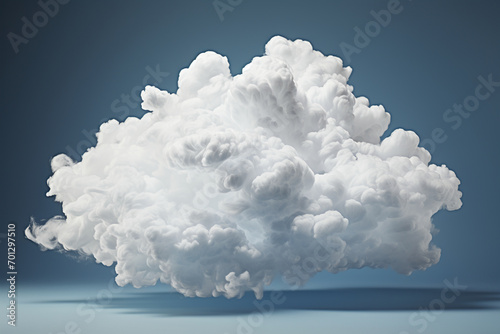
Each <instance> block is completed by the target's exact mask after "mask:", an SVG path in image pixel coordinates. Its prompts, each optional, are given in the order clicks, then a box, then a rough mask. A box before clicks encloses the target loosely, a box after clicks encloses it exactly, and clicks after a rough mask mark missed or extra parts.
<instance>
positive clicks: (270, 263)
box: [26, 37, 461, 297]
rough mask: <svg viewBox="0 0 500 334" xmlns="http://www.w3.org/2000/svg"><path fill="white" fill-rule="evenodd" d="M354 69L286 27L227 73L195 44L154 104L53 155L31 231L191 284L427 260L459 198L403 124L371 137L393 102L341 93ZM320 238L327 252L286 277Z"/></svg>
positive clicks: (123, 270)
mask: <svg viewBox="0 0 500 334" xmlns="http://www.w3.org/2000/svg"><path fill="white" fill-rule="evenodd" d="M350 73H351V68H350V67H343V66H342V61H341V60H340V59H339V58H336V57H333V56H324V55H323V54H321V53H320V52H318V51H314V50H313V49H312V47H311V45H310V44H309V43H308V42H306V41H301V40H296V41H289V40H286V39H284V38H282V37H274V38H272V39H271V40H270V41H269V42H268V44H267V45H266V53H265V55H264V56H262V57H257V58H254V59H253V60H252V62H251V63H250V64H248V65H247V66H245V68H244V69H243V71H242V74H240V75H237V76H234V77H232V76H231V74H230V71H229V64H228V61H227V59H226V58H225V57H223V56H221V55H218V54H216V53H214V52H205V53H203V54H200V55H199V56H198V57H197V58H196V60H194V61H193V63H192V64H191V65H190V67H189V68H187V69H184V70H182V71H181V72H180V75H179V90H178V91H177V93H176V94H170V93H168V92H164V91H160V90H159V89H157V88H155V87H151V86H148V87H146V89H145V90H144V91H143V92H142V98H143V100H144V102H143V104H142V106H143V108H144V109H145V110H149V111H151V112H150V113H146V114H145V115H144V116H143V117H142V118H141V119H137V118H133V117H130V118H128V119H127V120H125V121H124V122H122V123H119V122H117V121H115V120H112V121H109V122H107V123H105V124H102V125H101V127H100V130H99V133H98V134H97V137H98V142H97V145H96V147H94V148H92V149H90V150H89V151H88V152H86V153H85V154H84V155H83V156H82V161H81V162H73V161H71V159H70V158H68V157H67V156H65V155H59V156H56V157H54V159H53V160H52V169H53V172H54V174H53V175H52V176H51V178H50V179H49V181H48V184H49V187H50V191H49V192H48V194H47V195H48V196H56V200H57V201H59V202H61V203H62V208H63V212H64V215H65V217H55V218H52V219H51V220H49V221H48V222H47V223H46V224H44V225H37V224H36V223H33V224H32V225H31V226H30V227H29V228H28V229H27V230H26V235H27V237H28V238H29V239H31V240H33V241H34V242H36V243H39V244H40V245H41V246H43V247H44V248H48V249H53V248H56V247H63V248H64V249H66V250H76V251H79V252H82V253H85V254H88V255H91V256H93V257H94V258H95V259H96V261H97V262H98V263H102V264H104V265H107V266H110V265H113V264H116V273H117V276H116V281H117V283H118V284H120V285H125V284H133V285H134V286H136V287H140V286H144V285H152V284H155V283H156V282H157V281H158V280H159V281H161V282H164V283H166V284H170V285H172V286H173V287H174V288H175V289H176V290H178V291H180V292H181V293H183V294H185V295H188V296H216V295H221V294H222V295H225V296H227V297H236V296H241V295H242V294H243V293H244V292H245V291H247V290H253V291H254V292H255V293H256V294H257V295H261V294H262V289H263V286H264V285H265V284H268V283H269V282H270V281H271V280H272V279H273V277H275V276H276V275H283V276H285V277H286V278H288V279H298V280H299V281H300V282H302V283H303V282H305V281H307V279H308V278H310V277H311V276H313V275H314V274H315V273H316V272H317V271H321V270H328V271H331V272H338V271H342V270H346V269H349V268H360V267H365V266H368V267H374V268H386V267H391V268H393V269H394V270H396V271H397V272H400V273H403V274H409V273H411V272H412V271H414V270H422V269H425V268H427V267H429V266H431V265H433V264H435V263H437V262H438V261H439V257H440V249H438V248H437V247H435V246H434V245H432V244H431V240H432V231H433V225H432V222H431V217H432V216H433V215H434V214H435V213H436V212H437V211H438V210H440V209H442V208H445V209H447V210H456V209H458V208H460V206H461V201H460V197H461V193H460V191H458V186H459V183H460V181H459V180H458V179H457V177H456V176H455V173H453V171H451V170H449V169H448V168H447V167H446V166H436V165H433V164H431V165H429V162H430V158H431V157H430V154H429V153H428V152H427V151H426V150H425V149H424V148H421V147H418V144H419V138H418V136H417V135H416V134H415V133H414V132H412V131H405V130H402V129H398V130H395V131H394V132H393V133H392V134H391V135H390V136H389V137H387V138H386V139H384V140H383V141H382V142H380V137H381V136H382V134H383V133H384V132H385V130H386V129H387V127H388V125H389V122H390V115H389V114H388V113H386V112H385V110H384V108H383V107H382V106H373V105H372V106H370V105H369V101H368V99H366V98H365V97H355V96H354V95H353V87H352V86H350V85H349V84H348V78H349V75H350ZM320 245H321V247H323V248H324V249H328V250H329V254H328V256H327V257H324V256H323V257H321V259H316V262H315V268H314V270H309V271H307V273H306V274H305V275H301V276H300V277H299V278H297V277H294V275H295V276H296V274H294V272H293V270H292V268H294V266H296V265H297V264H300V263H301V261H304V259H311V258H314V257H315V256H316V257H318V254H316V253H317V252H316V250H317V249H318V246H320Z"/></svg>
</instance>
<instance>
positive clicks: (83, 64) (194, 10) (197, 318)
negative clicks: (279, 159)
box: [0, 0, 500, 334]
mask: <svg viewBox="0 0 500 334" xmlns="http://www.w3.org/2000/svg"><path fill="white" fill-rule="evenodd" d="M222 3H225V4H228V3H229V4H230V5H229V6H230V8H231V10H228V11H225V12H224V13H223V14H222V16H220V15H218V13H217V11H216V9H215V7H214V2H213V1H211V0H205V1H202V0H185V1H181V0H179V1H172V0H170V1H159V0H158V1H153V0H148V1H117V0H110V1H76V0H73V1H69V2H68V3H67V4H64V5H60V6H59V9H58V13H56V14H55V15H54V16H53V17H50V18H49V19H48V22H47V23H46V24H45V25H43V26H41V27H40V28H38V32H37V33H36V34H34V36H33V37H32V38H29V39H27V40H25V43H22V44H20V45H18V52H17V53H16V52H15V50H14V48H13V47H12V45H11V43H10V42H9V39H8V38H7V34H8V33H9V32H14V33H16V34H19V35H20V34H21V30H22V26H23V21H22V18H23V17H27V18H28V19H29V20H30V21H32V17H33V15H34V14H36V13H37V12H38V11H40V10H41V7H40V5H39V4H37V2H36V1H14V0H5V1H2V10H1V14H0V15H1V17H2V19H1V31H2V33H1V34H2V36H3V37H2V38H3V40H2V43H1V44H0V45H1V50H2V52H1V54H2V72H1V94H2V102H3V103H2V120H1V122H0V124H1V132H0V133H1V135H2V143H3V145H2V167H1V168H2V175H3V178H2V190H3V191H2V195H1V196H2V198H1V203H2V210H1V215H2V217H1V222H0V224H1V230H0V233H2V234H0V241H1V243H0V248H1V252H0V254H1V257H3V259H2V260H1V262H2V263H4V262H5V261H6V258H7V251H6V247H5V246H6V239H5V233H6V230H7V227H6V226H7V224H8V223H11V222H14V223H16V225H17V248H16V249H17V259H16V264H17V271H18V276H17V289H18V304H19V306H18V320H17V321H18V322H17V324H18V326H17V327H15V328H12V327H11V326H6V319H5V316H4V315H2V317H1V318H0V319H3V320H2V323H1V324H0V328H1V332H2V333H53V334H55V333H58V334H59V333H61V332H62V333H108V332H114V333H136V332H138V331H146V332H148V333H190V332H193V333H195V332H196V333H224V332H227V333H250V332H251V333H280V332H285V331H287V332H290V333H303V332H305V331H306V330H314V331H315V332H318V333H323V332H324V333H327V332H328V333H332V332H337V333H358V332H364V333H379V332H380V333H405V332H407V333H417V332H424V331H425V332H426V333H470V332H472V331H474V332H477V333H498V330H499V329H498V328H500V320H498V319H500V317H499V316H500V312H499V311H498V308H497V307H492V308H489V309H487V310H481V309H482V307H479V306H478V307H476V306H475V305H476V301H481V300H484V298H479V297H478V295H477V294H473V293H471V294H470V295H469V296H466V297H467V298H469V299H470V300H468V302H470V303H468V304H467V303H465V304H464V303H462V304H461V303H460V302H459V301H458V304H455V305H456V306H457V307H453V306H451V305H447V306H446V308H447V309H449V310H447V311H445V312H443V313H439V314H434V313H432V314H430V315H429V317H431V316H432V317H434V318H433V319H432V320H429V319H430V318H428V320H427V322H426V326H425V328H424V323H423V322H420V323H417V324H416V325H415V324H414V323H412V318H411V317H412V314H413V313H412V312H414V311H411V310H413V309H415V308H417V309H418V307H417V306H419V305H423V306H424V307H425V306H426V305H429V303H430V302H431V301H432V300H433V298H434V297H435V296H439V291H440V290H439V289H442V288H443V287H444V286H445V283H444V281H445V280H449V281H450V282H453V280H455V279H457V280H458V282H459V283H460V285H464V286H467V291H474V292H477V291H482V292H488V293H491V292H499V291H500V258H499V257H498V254H500V243H499V242H498V240H499V238H500V224H499V223H500V221H499V218H498V203H499V201H500V193H499V191H498V188H499V186H500V176H499V175H500V173H498V166H499V165H500V157H499V148H498V144H499V141H498V137H497V136H498V126H499V123H500V110H499V109H500V108H499V105H500V87H498V88H496V89H497V90H498V91H497V90H494V88H493V90H494V91H493V92H492V93H491V95H490V96H489V97H488V98H487V99H485V100H484V101H480V104H479V106H478V107H477V108H475V110H474V111H473V112H471V114H470V116H469V117H468V118H462V119H461V123H460V126H456V127H457V128H456V129H453V128H452V125H457V124H456V123H455V122H453V123H450V122H448V123H447V122H445V120H444V119H443V113H444V112H445V111H446V110H447V109H448V108H452V107H453V105H454V104H462V103H463V102H464V100H465V99H466V98H467V97H469V96H471V95H474V93H475V89H476V86H477V85H478V84H479V81H478V77H479V76H482V77H484V78H488V76H492V78H493V80H494V81H495V82H499V81H500V66H499V62H498V59H500V44H499V43H498V34H499V33H500V21H499V20H498V17H499V15H500V5H498V3H497V2H495V1H453V2H452V1H446V2H445V1H431V0H414V1H411V0H402V1H401V4H400V6H401V8H402V10H401V12H400V13H398V14H396V15H393V16H392V18H391V21H390V23H389V24H387V26H386V27H382V28H381V29H380V32H379V33H377V34H376V35H375V36H374V37H372V38H371V40H370V42H369V43H368V45H366V46H364V47H362V48H359V49H358V51H359V52H357V53H353V54H346V53H345V52H343V48H342V47H341V46H342V45H343V46H344V49H345V45H346V44H349V45H352V46H354V45H355V36H356V31H355V28H356V27H359V28H360V29H364V28H365V25H366V24H367V23H369V22H370V21H373V20H374V18H373V16H372V14H370V12H371V11H372V10H374V11H379V10H381V9H386V8H387V6H388V4H389V3H391V1H387V0H383V1H331V0H310V1H295V0H287V1H274V0H266V1H264V0H244V1H236V0H232V1H228V0H222ZM231 3H232V5H231ZM274 35H282V36H284V37H287V38H289V39H296V38H301V39H305V40H308V41H310V42H311V43H312V44H313V47H314V48H315V49H317V50H319V51H321V52H323V53H324V54H333V55H337V56H339V57H341V58H342V59H343V60H344V62H345V64H347V65H350V66H351V67H353V74H352V76H351V79H350V83H351V84H352V85H353V86H354V89H355V90H354V94H355V95H356V96H359V95H364V96H367V97H368V98H369V99H370V102H371V103H372V104H382V105H384V107H385V108H386V110H387V111H388V112H389V113H390V114H391V116H392V121H391V124H390V127H389V130H388V132H387V133H390V132H391V131H392V130H394V129H396V128H399V127H402V128H404V129H410V130H414V131H415V132H416V133H417V134H418V135H419V136H420V137H421V139H425V138H431V136H432V131H433V130H434V129H436V128H441V129H442V130H443V131H444V134H445V135H446V136H447V137H446V140H445V141H444V142H443V143H437V144H436V145H435V147H431V146H429V145H430V144H429V145H427V146H426V148H427V149H430V150H431V151H433V152H432V153H433V161H432V162H433V163H436V164H441V163H444V162H445V163H446V165H447V166H449V167H450V168H451V169H452V170H454V171H455V172H456V173H457V176H458V177H459V179H460V180H461V181H462V185H461V187H460V190H461V191H462V192H463V198H462V200H463V207H462V208H461V209H460V210H458V211H454V212H440V213H438V214H437V215H436V216H435V217H434V223H435V225H436V227H437V228H438V229H439V230H440V232H439V233H438V234H437V236H436V237H435V239H434V242H435V244H436V245H438V246H439V247H440V248H442V257H441V261H440V263H439V264H437V265H435V266H434V267H431V268H430V269H428V270H427V271H425V272H416V273H414V274H412V275H411V276H402V275H398V274H396V273H395V272H392V271H390V270H372V269H362V270H352V271H349V272H344V273H340V274H337V275H332V274H327V273H323V274H319V275H317V276H316V277H315V278H314V279H313V280H311V281H310V282H309V283H308V284H307V285H306V286H305V287H304V288H305V289H309V290H318V289H321V291H323V293H324V294H323V295H321V294H319V295H318V294H317V293H315V292H307V291H306V292H300V293H299V292H295V294H293V295H290V296H289V297H288V300H289V301H292V300H293V303H294V304H293V305H288V306H284V310H282V311H280V312H271V313H270V314H268V313H266V314H265V316H264V317H263V318H262V319H261V318H256V319H257V320H259V321H257V320H255V319H254V320H255V321H254V322H253V324H255V326H253V325H252V324H250V325H248V321H247V325H248V326H246V327H245V326H243V325H241V324H242V322H241V321H243V320H242V319H247V317H248V315H249V314H252V313H251V312H253V311H254V310H255V307H256V306H255V305H254V304H253V302H252V300H253V299H252V298H253V297H252V296H250V295H247V296H245V298H244V300H243V301H236V302H235V303H229V302H228V301H223V300H220V299H208V300H204V301H193V300H188V301H186V300H185V299H184V298H181V297H180V296H178V295H175V296H174V297H172V296H173V295H172V294H168V293H167V292H168V291H170V290H169V288H168V287H166V286H160V287H154V288H149V289H143V290H141V291H140V292H137V291H133V290H134V289H132V288H126V289H124V290H120V291H118V290H113V289H115V287H114V286H112V288H111V290H112V292H111V295H112V298H111V299H112V300H107V299H106V303H105V307H104V308H103V307H102V305H97V306H95V307H91V306H89V305H91V304H92V303H94V302H95V301H94V299H96V298H97V299H99V300H101V301H102V300H103V298H102V297H103V295H105V296H107V297H109V296H108V295H107V294H105V293H101V294H100V295H99V292H100V291H101V289H103V288H104V289H107V290H106V291H108V292H109V291H110V289H108V288H106V287H107V286H108V283H109V282H110V281H111V280H112V279H113V277H114V273H113V268H107V267H104V266H100V265H96V264H94V263H92V261H90V260H85V259H79V258H78V257H77V256H75V255H69V256H68V254H62V253H58V252H53V251H52V252H51V251H48V252H42V251H40V249H39V247H38V246H37V245H35V244H34V243H32V242H30V241H28V240H27V239H25V238H24V235H23V230H24V229H25V228H26V226H27V225H28V224H29V221H30V217H34V218H35V219H36V220H37V221H42V220H43V219H48V218H51V217H52V216H54V215H57V214H61V207H60V205H59V204H58V203H55V202H54V200H53V198H47V197H45V193H46V192H47V191H48V187H47V185H46V180H47V178H48V177H49V176H50V174H51V171H50V164H49V162H50V159H51V157H53V156H54V155H56V154H58V153H66V154H68V155H70V156H71V157H72V158H74V159H78V156H79V155H81V154H82V153H83V152H84V151H85V150H86V149H87V148H88V147H90V146H93V145H94V144H95V138H94V137H93V133H95V131H96V129H97V127H98V126H99V124H100V123H102V122H103V121H104V120H108V119H110V118H117V119H119V120H123V119H124V118H125V117H126V116H129V115H134V116H141V115H142V114H143V111H142V110H141V109H140V107H139V104H138V103H135V101H134V97H138V95H139V92H140V89H142V87H143V86H144V84H155V85H156V86H158V87H159V88H161V89H165V90H168V91H170V92H173V91H175V90H176V89H177V76H178V73H179V71H180V70H181V69H182V68H185V67H187V66H188V65H189V64H190V62H191V61H192V60H193V59H194V58H195V57H196V56H197V55H198V54H199V53H200V52H203V51H206V50H214V51H216V52H218V53H220V54H222V55H225V56H227V57H228V59H229V62H230V64H231V71H232V74H233V75H234V74H237V73H240V72H241V69H242V67H243V66H244V65H245V64H247V63H248V62H249V61H250V60H251V59H252V57H254V56H258V55H262V54H263V52H264V45H265V43H266V42H267V41H268V40H269V39H270V38H271V37H272V36H274ZM344 51H345V50H344ZM154 69H159V71H160V72H161V73H162V74H160V75H159V76H158V77H157V78H156V79H152V78H151V77H146V75H148V74H150V72H151V71H152V70H154ZM166 73H168V74H166ZM123 95H130V96H131V101H132V102H131V103H130V104H126V103H124V102H122V101H121V99H122V96H123ZM1 268H2V271H5V272H6V271H7V269H6V268H5V266H4V264H2V266H1ZM4 275H5V274H4ZM4 282H5V281H4ZM3 284H4V283H3ZM110 286H111V285H110ZM271 287H272V288H273V289H281V288H284V286H283V285H282V284H281V283H280V282H279V281H277V282H275V283H273V284H272V286H271ZM395 287H398V288H412V289H413V290H411V289H401V290H397V291H400V292H399V293H397V291H396V292H395V291H394V290H392V289H389V290H387V291H385V290H380V289H379V290H377V289H372V288H395ZM339 288H365V289H366V288H370V289H368V290H359V289H354V290H338V289H339ZM414 288H420V289H424V290H422V291H427V292H428V293H429V295H428V297H426V298H427V299H426V298H424V299H422V298H421V297H422V294H419V293H417V294H415V293H414V292H415V290H414ZM332 289H333V290H332ZM336 289H337V290H336ZM425 289H427V290H425ZM432 289H435V290H432ZM7 291H8V288H7V287H6V286H5V285H2V290H0V295H1V296H2V298H3V299H1V300H2V305H3V306H2V309H4V306H5V305H7V304H6V303H7V298H6V294H7ZM339 291H340V292H339ZM346 291H347V292H346ZM384 291H385V292H384ZM412 291H413V292H412ZM328 293H332V294H333V295H332V296H331V298H332V299H335V300H336V303H337V304H335V305H332V304H329V305H325V306H324V307H322V306H321V303H322V300H324V298H326V297H327V296H328ZM424 295H425V294H424ZM384 296H385V297H384ZM387 296H389V297H390V298H392V299H391V300H392V302H391V303H389V304H388V305H389V306H388V307H386V308H385V312H371V311H372V310H373V309H377V305H378V304H377V303H373V300H377V298H381V299H384V298H389V297H387ZM418 296H420V299H418V298H417V297H418ZM425 296H427V295H425ZM107 297H106V298H107ZM169 298H170V299H169ZM172 298H174V299H172ZM495 298H496V299H495ZM495 298H493V300H498V298H497V297H495ZM108 299H109V298H108ZM416 299H418V302H416ZM165 300H168V303H170V304H168V303H167V302H164V301H165ZM457 300H458V299H457ZM62 301H64V302H62ZM343 301H344V302H345V303H344V302H343ZM165 303H166V304H165ZM291 303H292V302H291ZM94 304H95V303H94ZM94 304H92V305H94ZM101 304H102V303H101ZM167 304H168V305H167ZM82 305H83V306H82ZM349 305H351V306H349ZM370 305H371V306H370ZM473 305H474V306H473ZM459 306H463V307H459ZM490 306H491V305H490ZM458 308H460V309H461V311H453V309H458ZM305 309H309V310H311V309H312V310H314V309H321V310H323V311H319V310H317V311H305ZM339 309H340V310H339ZM92 310H94V312H93V311H92ZM166 310H168V312H167V311H166ZM325 310H326V311H325ZM349 310H350V311H349ZM353 310H356V311H353ZM397 310H406V312H403V313H401V312H395V311H397ZM236 311H238V312H236ZM457 312H458V313H457ZM5 313H6V312H5ZM235 313H236V314H235ZM130 314H133V315H130ZM419 319H420V318H419ZM421 319H423V318H421ZM260 320H262V321H260ZM415 320H416V318H413V322H415ZM417 320H418V319H417ZM361 322H365V325H362V324H361ZM68 324H70V325H68ZM257 325H258V326H257ZM363 326H364V327H363ZM243 327H245V328H243ZM421 329H422V331H420V330H421Z"/></svg>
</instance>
